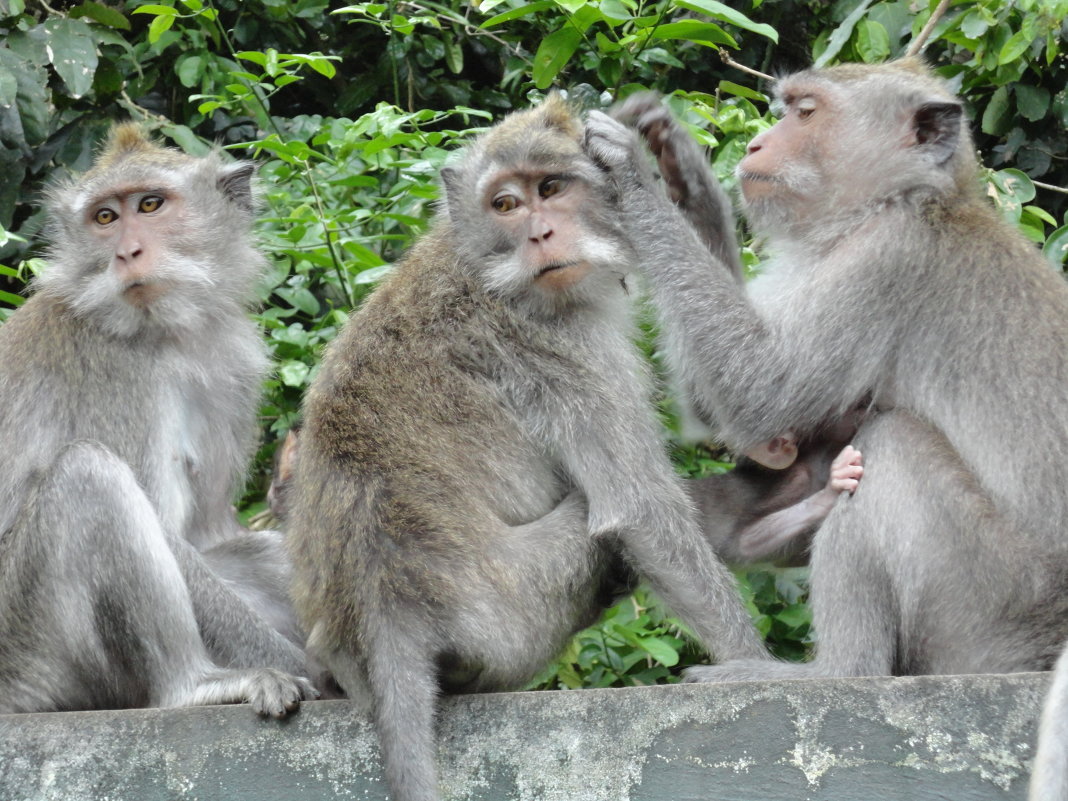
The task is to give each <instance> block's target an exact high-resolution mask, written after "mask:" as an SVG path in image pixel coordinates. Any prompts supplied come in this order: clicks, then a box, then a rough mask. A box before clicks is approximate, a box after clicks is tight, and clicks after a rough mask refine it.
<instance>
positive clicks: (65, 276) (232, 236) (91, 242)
mask: <svg viewBox="0 0 1068 801" xmlns="http://www.w3.org/2000/svg"><path fill="white" fill-rule="evenodd" d="M250 180H251V165H244V164H233V165H231V164H225V165H224V164H221V163H220V162H219V161H218V160H217V159H215V158H204V159H194V158H190V157H188V156H184V155H181V154H174V153H173V152H172V151H168V150H163V149H161V148H156V147H153V146H150V145H147V144H144V145H143V146H142V147H141V149H138V150H135V151H133V152H130V153H125V154H120V155H119V156H118V157H116V158H110V159H107V158H104V163H103V164H101V165H100V166H98V167H97V168H94V169H93V170H91V171H90V172H89V173H88V174H87V175H86V176H84V177H83V178H82V179H81V180H80V181H78V182H71V183H70V184H68V185H66V186H60V187H58V188H56V189H55V190H54V191H53V192H52V196H51V198H50V200H51V202H50V204H49V205H50V212H51V224H52V235H53V246H52V250H51V253H50V260H51V262H52V263H51V265H50V267H49V269H48V270H46V271H45V272H44V274H43V275H42V276H41V277H40V278H39V279H38V284H37V285H38V289H39V291H42V292H47V293H48V294H51V295H52V296H54V297H56V298H57V299H59V300H61V301H62V302H63V303H65V304H67V305H68V306H69V307H70V308H71V310H72V311H74V313H76V314H77V315H79V316H81V317H84V318H86V319H89V320H92V321H93V322H95V323H96V324H97V325H99V326H101V327H102V328H104V329H105V330H107V331H108V332H110V333H111V334H114V335H116V336H120V337H132V336H138V335H142V334H146V333H150V332H153V331H154V332H159V333H166V334H175V335H177V334H182V333H185V332H195V331H203V330H205V326H206V325H208V324H210V321H211V320H212V319H214V312H215V311H216V310H217V309H218V308H219V306H220V304H231V303H237V304H242V303H243V300H244V298H245V297H247V294H248V290H249V286H250V284H251V281H252V279H253V277H254V276H255V274H256V272H257V270H258V269H259V267H260V265H261V264H262V261H261V259H260V257H259V256H258V254H257V253H256V252H255V251H254V250H253V249H252V247H251V244H250V242H249V238H248V237H247V235H246V233H245V232H246V231H247V230H248V225H249V222H250V220H251V213H252V212H251V203H250V197H251V192H250V189H249V182H250Z"/></svg>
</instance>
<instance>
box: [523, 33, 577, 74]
mask: <svg viewBox="0 0 1068 801" xmlns="http://www.w3.org/2000/svg"><path fill="white" fill-rule="evenodd" d="M581 41H582V34H581V33H579V32H578V31H577V30H575V29H574V28H573V27H571V26H570V25H568V26H567V27H564V28H561V29H560V30H558V31H553V32H552V33H550V34H549V35H548V36H546V37H545V38H544V39H542V40H541V44H540V45H539V46H538V52H536V53H535V54H534V68H533V70H532V76H533V78H534V85H535V86H536V87H538V88H539V89H547V88H548V87H549V86H550V85H551V84H552V82H553V81H554V80H555V79H556V76H557V75H558V74H559V72H560V70H561V69H563V68H564V65H565V64H567V62H568V60H570V58H571V56H572V54H574V52H575V50H576V49H577V48H578V46H579V43H580V42H581Z"/></svg>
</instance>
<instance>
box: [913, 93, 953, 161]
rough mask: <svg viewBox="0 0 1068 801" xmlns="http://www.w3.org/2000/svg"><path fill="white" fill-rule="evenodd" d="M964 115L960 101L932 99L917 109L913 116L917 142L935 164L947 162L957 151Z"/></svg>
mask: <svg viewBox="0 0 1068 801" xmlns="http://www.w3.org/2000/svg"><path fill="white" fill-rule="evenodd" d="M962 116H963V110H962V109H961V105H960V103H955V102H952V101H941V100H940V101H932V102H930V103H924V104H922V105H921V106H920V107H919V108H917V109H916V113H915V114H914V115H913V118H912V122H913V126H914V127H915V133H916V144H917V145H918V146H919V147H921V148H923V150H924V151H925V152H927V153H929V154H930V155H931V158H932V160H933V161H934V162H935V164H945V163H946V162H947V161H949V159H950V158H951V157H952V156H953V154H954V153H956V152H957V145H958V144H959V143H960V126H961V117H962Z"/></svg>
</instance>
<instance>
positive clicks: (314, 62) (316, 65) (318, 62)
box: [308, 55, 459, 78]
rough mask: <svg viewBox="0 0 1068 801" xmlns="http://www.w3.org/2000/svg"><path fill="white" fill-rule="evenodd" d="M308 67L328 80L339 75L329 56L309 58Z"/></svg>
mask: <svg viewBox="0 0 1068 801" xmlns="http://www.w3.org/2000/svg"><path fill="white" fill-rule="evenodd" d="M308 66H309V67H311V68H312V69H313V70H315V71H316V72H318V73H319V74H320V75H322V76H324V77H327V78H333V77H334V76H335V75H337V67H335V66H334V59H332V58H328V57H327V56H319V55H313V56H309V57H308ZM457 72H459V70H457Z"/></svg>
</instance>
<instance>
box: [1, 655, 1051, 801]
mask: <svg viewBox="0 0 1068 801" xmlns="http://www.w3.org/2000/svg"><path fill="white" fill-rule="evenodd" d="M1047 683H1048V675H1047V674H1016V675H1012V676H951V677H918V678H904V679H850V680H810V681H784V682H773V683H766V684H756V683H741V684H730V685H719V686H713V685H686V686H674V687H648V688H639V689H628V690H583V691H572V692H541V693H512V694H502V695H482V696H465V697H460V698H453V699H447V700H446V701H445V702H444V704H443V711H442V715H441V725H440V756H439V759H440V764H441V768H442V785H443V790H444V791H445V795H446V798H448V799H455V800H456V801H459V800H460V799H463V800H464V801H474V800H475V799H479V800H480V801H510V800H511V799H516V800H517V801H519V800H521V801H534V800H535V799H537V801H690V800H691V799H693V800H694V801H697V799H700V800H701V801H712V800H713V799H714V800H716V801H779V800H780V799H783V800H785V799H790V801H804V800H807V799H813V801H815V800H816V799H819V801H845V800H846V799H849V800H850V801H898V800H900V801H923V800H924V799H946V800H947V801H972V800H973V799H991V800H993V799H1024V798H1025V797H1026V792H1027V778H1028V773H1029V764H1030V759H1031V757H1032V754H1033V751H1034V737H1035V729H1036V722H1037V719H1038V715H1039V710H1040V706H1041V701H1042V696H1043V694H1044V692H1045V688H1046V685H1047ZM378 760H379V757H378V748H377V745H376V741H375V737H374V732H373V730H372V729H371V726H370V724H369V722H368V721H367V720H366V719H364V718H363V717H362V716H361V715H359V714H358V713H357V712H356V711H355V710H354V709H353V707H352V706H351V705H350V704H349V703H348V702H345V701H319V702H313V703H308V704H305V705H304V707H303V708H302V709H301V711H300V712H299V714H297V715H296V716H294V717H293V718H291V719H290V720H287V721H273V720H266V721H265V720H259V719H257V718H256V717H255V716H254V715H253V714H252V713H251V712H250V711H249V709H248V708H247V707H206V708H197V709H181V710H132V711H123V712H78V713H55V714H49V715H7V716H0V801H30V800H31V799H32V800H33V801H38V799H49V800H51V799H57V800H58V799H64V801H67V800H69V801H97V800H98V799H99V800H100V801H104V800H105V799H107V801H179V800H181V801H185V800H186V799H190V800H192V799H198V800H199V801H237V800H238V799H240V801H295V800H296V799H374V800H375V801H377V800H378V799H383V801H384V799H386V798H387V796H386V793H385V788H384V787H383V783H382V779H381V772H380V768H379V761H378Z"/></svg>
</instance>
